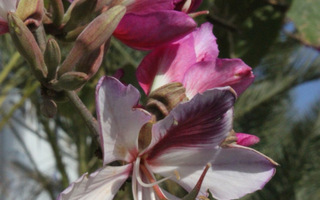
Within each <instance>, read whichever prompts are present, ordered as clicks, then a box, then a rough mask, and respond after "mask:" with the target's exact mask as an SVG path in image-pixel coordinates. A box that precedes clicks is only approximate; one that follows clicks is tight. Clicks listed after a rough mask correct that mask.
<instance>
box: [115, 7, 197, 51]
mask: <svg viewBox="0 0 320 200" xmlns="http://www.w3.org/2000/svg"><path fill="white" fill-rule="evenodd" d="M196 26H197V24H196V23H195V22H194V20H193V19H192V18H191V17H189V16H188V15H187V14H185V13H182V12H178V11H174V10H170V11H167V10H166V11H157V12H151V13H146V14H135V13H128V14H126V15H125V16H124V17H123V18H122V20H121V21H120V23H119V25H118V27H117V29H116V30H115V32H114V33H113V35H114V36H115V37H116V38H118V39H119V40H121V41H122V42H123V43H125V44H126V45H128V46H130V47H132V48H136V49H141V50H148V49H152V48H155V47H157V46H160V45H162V44H165V43H168V42H172V41H174V40H177V39H179V38H181V37H183V36H184V35H186V34H188V33H189V32H191V31H192V30H193V29H194V28H195V27H196Z"/></svg>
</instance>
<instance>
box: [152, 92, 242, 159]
mask: <svg viewBox="0 0 320 200" xmlns="http://www.w3.org/2000/svg"><path fill="white" fill-rule="evenodd" d="M235 98H236V97H235V94H234V92H233V91H231V90H230V87H225V88H215V89H212V90H208V91H206V92H204V93H203V94H198V95H196V96H195V97H194V98H193V99H192V100H191V101H189V102H186V103H182V104H179V105H178V106H177V107H176V108H174V109H173V110H172V111H171V113H170V114H169V116H167V117H166V118H165V119H163V120H161V121H159V122H158V123H157V124H155V125H154V126H153V129H152V141H151V144H150V146H149V150H147V153H146V154H148V158H147V159H148V160H154V159H157V160H158V159H161V158H157V157H161V156H165V154H171V153H174V152H175V153H178V152H179V151H183V150H184V149H185V150H189V149H193V148H194V149H207V148H215V147H216V146H218V145H219V144H220V143H221V142H222V141H223V140H224V138H225V137H226V136H227V135H228V133H229V132H230V131H231V130H232V113H233V110H232V106H233V104H234V101H235ZM169 152H170V153H169ZM155 162H156V161H155Z"/></svg>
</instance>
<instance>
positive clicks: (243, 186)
mask: <svg viewBox="0 0 320 200" xmlns="http://www.w3.org/2000/svg"><path fill="white" fill-rule="evenodd" d="M208 151H209V150H208ZM206 154H209V153H206ZM199 155H200V154H199ZM176 159H178V158H176ZM211 159H212V160H211V161H210V160H209V159H208V162H211V164H212V167H211V168H210V169H209V171H208V172H207V175H206V176H205V179H204V182H203V183H202V187H201V191H200V193H199V195H206V191H207V189H209V190H210V192H211V193H212V194H213V197H215V198H216V199H238V198H241V197H243V196H244V195H246V194H248V193H252V192H254V191H256V190H259V189H261V188H263V187H264V185H265V184H266V183H267V182H268V181H269V180H270V179H271V177H272V176H273V175H274V174H275V166H276V165H277V164H276V163H275V162H274V161H272V160H271V159H270V158H268V157H266V156H264V155H263V154H261V153H259V152H257V151H255V150H253V149H250V148H247V147H242V146H236V145H234V146H230V147H229V148H220V149H219V150H212V156H211ZM176 163H177V162H175V163H172V165H174V164H176ZM199 163H201V162H199V161H198V157H196V156H195V157H190V159H189V163H187V162H184V163H181V165H178V166H177V165H176V166H175V167H176V168H175V170H176V171H177V172H178V173H179V175H180V177H181V179H180V180H179V181H178V180H176V179H174V178H173V179H172V180H173V181H175V182H177V183H178V184H180V185H181V186H183V187H184V188H185V189H186V190H187V191H190V190H192V188H193V187H194V184H195V180H197V179H199V177H200V175H201V173H202V171H203V167H204V166H203V165H202V166H199V165H198V164H199ZM166 164H167V165H169V164H170V163H166ZM152 169H153V170H154V172H155V173H159V174H160V175H162V176H164V177H166V176H169V175H170V174H172V172H171V173H170V171H164V170H163V169H161V166H159V167H153V168H152Z"/></svg>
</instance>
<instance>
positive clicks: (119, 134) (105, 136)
mask: <svg viewBox="0 0 320 200" xmlns="http://www.w3.org/2000/svg"><path fill="white" fill-rule="evenodd" d="M139 98H140V93H139V91H138V90H137V89H136V88H134V87H133V86H131V85H129V86H125V85H123V84H122V83H121V82H120V81H119V80H117V79H116V78H114V77H103V78H102V79H101V80H100V81H99V83H98V85H97V89H96V106H97V116H98V121H99V124H100V129H101V138H102V139H101V140H102V141H101V142H102V144H101V147H102V150H103V154H104V157H103V163H104V165H105V164H107V163H110V162H112V161H115V160H125V161H127V162H131V161H132V159H133V158H134V157H135V156H136V154H137V153H138V136H139V132H140V129H141V127H142V126H143V125H144V124H145V123H146V122H148V121H149V120H150V119H151V115H150V114H149V113H147V112H146V111H144V110H142V109H140V108H134V107H135V106H136V105H137V103H138V101H139Z"/></svg>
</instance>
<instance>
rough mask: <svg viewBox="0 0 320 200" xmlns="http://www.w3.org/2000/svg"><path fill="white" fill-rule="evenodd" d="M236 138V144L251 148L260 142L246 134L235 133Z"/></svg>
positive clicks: (253, 136)
mask: <svg viewBox="0 0 320 200" xmlns="http://www.w3.org/2000/svg"><path fill="white" fill-rule="evenodd" d="M236 136H237V138H238V139H237V144H238V145H242V146H247V147H248V146H252V145H254V144H257V143H258V142H259V141H260V139H259V138H258V137H257V136H255V135H250V134H246V133H236Z"/></svg>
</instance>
